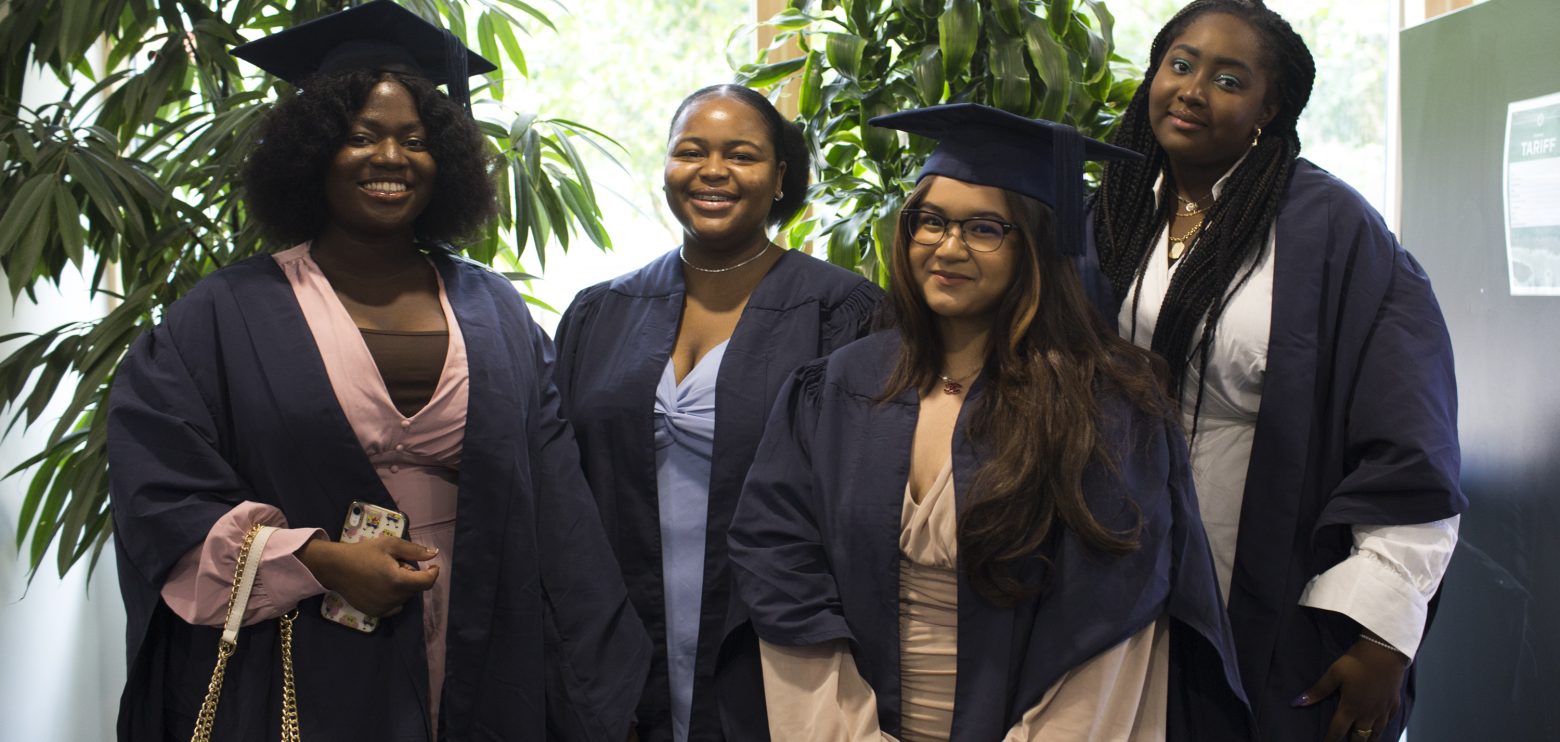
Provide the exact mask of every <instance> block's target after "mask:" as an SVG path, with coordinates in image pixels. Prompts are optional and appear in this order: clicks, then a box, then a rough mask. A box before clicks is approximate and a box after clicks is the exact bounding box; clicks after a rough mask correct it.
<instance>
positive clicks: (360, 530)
mask: <svg viewBox="0 0 1560 742" xmlns="http://www.w3.org/2000/svg"><path fill="white" fill-rule="evenodd" d="M405 532H406V516H404V515H402V514H400V513H398V512H396V511H394V510H390V509H389V508H382V507H380V506H378V505H374V504H371V503H367V502H363V501H362V500H354V501H352V506H351V507H349V508H347V518H346V520H345V521H344V522H343V523H342V524H341V539H340V541H341V543H343V544H355V543H357V542H359V541H368V540H370V539H375V538H378V537H379V536H381V535H385V536H394V537H396V538H400V537H401V536H402V535H403V534H404V533H405ZM320 615H321V616H324V617H325V619H326V620H328V621H335V622H336V623H339V624H341V625H342V626H345V627H347V628H349V629H357V630H358V631H361V632H363V633H365V634H367V633H371V632H373V630H374V629H376V628H379V619H377V618H374V617H373V616H370V615H367V614H365V613H363V612H362V611H360V610H358V609H356V608H353V607H352V604H351V603H348V602H347V601H346V599H344V598H342V597H341V595H339V594H337V593H336V591H334V590H332V591H329V592H327V593H325V600H324V602H323V603H321V604H320Z"/></svg>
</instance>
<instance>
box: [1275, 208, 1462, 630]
mask: <svg viewBox="0 0 1560 742" xmlns="http://www.w3.org/2000/svg"><path fill="white" fill-rule="evenodd" d="M1340 221H1343V220H1334V223H1335V224H1337V223H1338V222H1340ZM1343 223H1344V224H1346V225H1350V226H1335V227H1334V229H1349V230H1351V231H1352V232H1353V234H1352V235H1349V236H1338V237H1335V239H1349V240H1350V243H1349V244H1354V245H1357V246H1361V247H1360V249H1359V255H1360V256H1361V257H1359V258H1357V261H1358V262H1357V263H1356V267H1355V270H1356V271H1359V272H1361V273H1365V274H1376V275H1382V274H1385V275H1386V276H1387V278H1386V286H1385V291H1384V292H1383V293H1382V294H1381V297H1380V300H1379V304H1378V305H1377V306H1376V307H1375V309H1374V312H1373V314H1372V315H1371V316H1369V317H1364V318H1361V319H1362V320H1368V325H1366V326H1367V327H1368V330H1366V331H1365V335H1364V340H1363V342H1362V344H1361V346H1360V352H1359V355H1358V359H1357V360H1356V362H1355V367H1354V369H1353V377H1352V388H1350V389H1348V391H1347V397H1346V401H1345V407H1344V410H1345V411H1346V413H1345V415H1344V417H1343V420H1344V421H1345V423H1344V425H1343V426H1342V427H1343V431H1344V466H1345V470H1346V473H1344V475H1343V477H1342V479H1341V480H1340V481H1339V482H1338V484H1337V486H1335V487H1334V488H1333V491H1332V494H1331V496H1330V497H1329V498H1328V500H1327V503H1326V505H1325V506H1324V508H1323V510H1322V514H1321V517H1320V518H1319V519H1318V521H1317V526H1316V528H1317V530H1321V529H1323V528H1326V527H1328V526H1339V525H1347V526H1352V528H1351V532H1352V541H1353V546H1352V548H1351V552H1350V555H1349V556H1348V557H1347V558H1345V559H1344V560H1343V561H1342V562H1340V563H1339V564H1337V565H1335V566H1333V567H1332V568H1331V569H1329V570H1327V571H1326V572H1323V573H1322V574H1321V575H1318V576H1317V577H1316V578H1315V579H1314V580H1313V581H1312V582H1311V583H1310V584H1308V585H1307V587H1306V590H1305V592H1304V594H1303V595H1302V597H1301V604H1302V605H1306V606H1310V607H1314V608H1322V609H1326V610H1332V611H1336V612H1339V613H1343V614H1345V615H1348V616H1350V617H1351V618H1353V619H1355V620H1356V621H1358V622H1359V623H1361V624H1362V625H1363V626H1364V627H1365V628H1367V629H1369V630H1371V631H1373V632H1375V633H1376V634H1377V635H1379V636H1381V637H1382V638H1384V639H1386V640H1387V642H1388V643H1390V644H1392V645H1393V646H1394V647H1396V648H1397V649H1398V650H1399V651H1401V652H1403V653H1404V654H1405V655H1407V656H1409V657H1413V656H1414V654H1415V653H1416V651H1417V650H1418V647H1419V643H1420V640H1421V639H1422V638H1423V636H1424V630H1425V627H1426V617H1427V616H1428V614H1429V610H1430V608H1429V606H1430V601H1431V599H1432V598H1433V597H1434V595H1435V594H1436V592H1437V591H1438V590H1439V588H1440V582H1441V577H1442V576H1443V575H1444V574H1445V572H1446V568H1447V565H1448V562H1449V561H1450V558H1451V553H1452V548H1453V547H1454V546H1455V544H1456V541H1457V528H1458V518H1457V516H1455V515H1454V516H1452V517H1450V518H1447V517H1446V515H1447V512H1448V509H1447V508H1448V504H1450V506H1451V512H1460V511H1461V510H1463V509H1464V508H1465V507H1466V499H1465V498H1464V496H1463V494H1462V492H1461V488H1460V484H1459V482H1458V476H1459V471H1460V466H1461V454H1460V447H1459V443H1458V439H1457V386H1456V378H1455V368H1454V364H1453V359H1452V349H1451V340H1450V337H1449V335H1448V333H1447V330H1446V323H1445V319H1444V318H1443V317H1442V314H1441V310H1440V306H1439V305H1438V303H1437V302H1436V299H1435V295H1434V293H1433V292H1432V290H1431V287H1430V281H1429V277H1428V276H1426V274H1425V272H1424V270H1423V269H1422V268H1421V267H1420V266H1419V263H1418V262H1417V261H1415V260H1414V258H1413V256H1411V255H1410V254H1409V253H1408V252H1407V251H1406V250H1403V249H1401V248H1400V247H1398V246H1397V245H1396V243H1395V241H1394V240H1392V237H1391V235H1390V234H1388V233H1384V232H1383V230H1384V227H1383V226H1382V225H1380V224H1379V221H1378V220H1376V219H1367V218H1363V217H1361V218H1354V219H1349V220H1347V221H1344V222H1343ZM1350 298H1351V297H1348V296H1347V295H1346V296H1345V297H1343V300H1342V301H1341V302H1340V310H1339V311H1340V313H1341V314H1343V315H1345V316H1348V315H1350V314H1357V313H1358V310H1351V307H1350V303H1349V299H1350ZM1356 324H1364V322H1356ZM1339 382H1342V383H1347V382H1344V381H1343V380H1341V379H1340V380H1339Z"/></svg>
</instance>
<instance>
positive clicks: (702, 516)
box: [655, 340, 730, 742]
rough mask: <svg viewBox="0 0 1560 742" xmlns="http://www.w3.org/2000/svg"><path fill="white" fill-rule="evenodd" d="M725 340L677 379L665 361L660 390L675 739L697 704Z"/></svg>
mask: <svg viewBox="0 0 1560 742" xmlns="http://www.w3.org/2000/svg"><path fill="white" fill-rule="evenodd" d="M727 342H730V341H729V340H728V341H726V342H723V343H721V344H720V345H717V346H715V347H714V348H711V349H710V351H709V352H708V353H706V354H705V355H704V357H703V358H701V359H699V362H698V363H697V364H695V365H694V367H693V369H692V370H690V371H689V372H688V375H687V376H685V377H683V380H682V383H680V384H679V383H677V374H676V371H675V370H674V369H673V365H672V361H670V360H668V361H667V362H666V367H665V368H664V369H662V371H661V383H660V384H659V385H657V386H656V390H655V480H656V481H655V483H656V488H657V489H656V491H657V499H658V500H659V501H660V508H661V574H662V579H663V582H664V584H665V586H666V588H665V589H666V664H667V674H668V675H669V676H670V678H669V680H670V684H671V691H672V738H673V739H674V740H676V742H686V740H687V739H688V717H689V712H690V711H691V709H692V707H693V669H694V661H695V660H696V659H697V657H698V653H699V616H700V604H701V602H702V601H703V597H704V537H705V526H706V523H707V522H708V516H709V501H710V460H711V456H712V454H713V452H714V450H715V379H716V376H717V375H718V374H719V373H720V362H721V358H723V357H724V356H725V354H726V343H727Z"/></svg>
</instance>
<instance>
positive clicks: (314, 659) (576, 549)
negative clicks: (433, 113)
mask: <svg viewBox="0 0 1560 742" xmlns="http://www.w3.org/2000/svg"><path fill="white" fill-rule="evenodd" d="M431 257H432V258H433V260H434V263H435V265H436V266H437V268H438V270H439V272H440V274H441V275H442V276H443V279H444V282H445V287H446V290H447V294H448V296H449V302H450V305H451V307H452V308H453V310H454V313H455V316H456V318H457V320H458V321H459V323H460V328H461V332H462V333H463V334H464V335H465V338H466V345H467V348H468V351H467V352H468V361H469V370H470V384H471V386H470V409H469V411H468V413H467V418H466V430H465V443H464V449H463V453H462V457H461V472H460V489H459V494H458V500H457V517H458V520H457V523H456V534H455V543H456V545H457V549H456V552H455V562H454V565H453V568H452V569H451V571H450V575H449V577H450V579H453V580H454V582H453V583H452V585H451V590H450V604H449V617H448V627H449V628H448V635H447V639H446V641H447V652H448V656H447V671H446V676H445V684H444V691H443V698H442V704H441V709H440V715H439V726H440V733H439V738H440V739H443V740H513V739H549V740H552V739H567V740H613V741H614V742H616V741H617V740H621V739H623V737H624V736H626V734H627V727H628V724H629V720H630V718H631V716H632V713H633V708H634V704H635V702H636V701H637V700H638V697H639V691H640V688H641V686H642V682H643V678H644V675H645V672H646V670H647V667H648V663H649V653H650V645H649V640H648V638H647V637H646V636H645V634H644V630H643V627H642V625H641V624H640V622H639V620H638V618H637V617H636V616H635V614H634V610H633V608H632V606H631V605H630V604H629V603H628V601H627V596H626V593H625V590H624V587H623V584H622V581H621V579H620V577H619V576H618V574H617V572H616V570H615V566H616V565H615V564H613V562H612V560H611V557H610V553H609V551H608V545H607V543H606V540H605V538H604V535H603V532H602V530H601V524H600V521H599V519H598V517H597V515H596V513H595V508H594V507H593V504H592V503H591V499H590V495H589V494H588V491H587V488H586V484H585V482H584V479H583V477H581V476H580V473H579V469H578V461H577V453H576V449H575V446H574V441H573V436H572V434H571V432H570V429H569V427H568V425H567V423H565V422H564V421H563V419H562V418H561V417H560V416H559V414H558V410H559V399H558V394H557V390H556V388H555V387H553V385H552V383H551V380H550V376H551V367H552V349H551V347H550V344H549V343H548V341H547V339H546V336H545V335H544V334H543V333H542V332H541V331H540V330H539V329H538V328H537V327H536V325H535V324H534V323H533V322H532V321H531V318H530V315H529V313H528V312H527V311H526V309H525V305H524V303H523V302H522V301H521V299H520V297H519V295H518V294H517V293H516V292H515V291H514V288H513V287H512V286H511V285H510V284H509V282H508V281H506V280H504V279H503V278H501V277H499V276H497V275H496V274H493V273H491V272H488V271H487V270H485V269H482V268H480V267H478V266H475V265H474V264H470V263H468V262H467V261H464V260H462V259H459V258H456V257H454V256H452V255H449V254H448V253H446V252H443V251H436V252H435V253H434V254H433V255H432V256H431ZM108 452H109V462H110V494H111V496H112V502H113V515H114V524H115V528H116V532H115V539H114V546H115V552H116V556H117V559H118V564H119V576H120V585H121V590H122V592H123V594H124V599H125V606H126V609H127V610H126V613H127V615H128V624H129V626H128V631H127V649H128V653H129V665H130V674H129V679H128V683H127V685H126V688H125V692H124V696H123V698H122V699H121V705H120V717H119V737H120V739H121V740H137V741H140V740H164V739H173V738H179V739H183V738H184V737H185V736H186V735H188V734H189V732H190V729H191V728H193V723H194V716H195V712H196V710H197V708H198V706H199V704H200V701H201V698H202V696H203V695H204V693H205V689H206V684H207V680H208V679H209V677H210V673H211V668H212V666H213V663H214V660H215V654H216V648H217V636H218V633H219V630H218V629H215V628H207V627H195V626H190V625H188V624H186V623H184V622H183V621H182V620H180V619H178V618H177V617H176V616H174V615H173V613H172V612H171V611H170V610H169V609H168V608H167V606H166V605H164V604H163V603H162V600H161V598H160V595H159V591H160V589H161V587H162V584H163V582H164V579H165V577H166V575H167V573H168V571H169V570H170V569H171V568H172V567H173V565H174V563H175V562H177V561H178V559H179V558H180V557H182V556H183V555H184V554H185V553H186V552H188V551H189V550H190V549H191V548H194V547H195V546H196V545H197V544H199V543H200V542H201V541H202V540H203V539H204V538H205V536H206V533H207V531H208V530H209V529H210V527H211V526H212V524H213V523H215V522H216V520H217V519H218V518H220V517H221V516H222V515H223V514H224V513H226V512H227V511H228V510H229V509H230V508H232V507H233V506H234V505H235V504H237V503H239V502H241V501H244V500H252V501H256V502H262V503H266V504H269V505H273V506H275V507H277V508H280V509H281V510H282V512H283V513H284V514H285V515H286V517H287V519H288V523H289V525H291V526H293V527H318V528H323V529H325V531H326V533H328V534H330V536H331V537H332V538H335V537H336V536H337V535H339V531H340V527H341V522H342V518H343V516H344V514H345V513H346V510H347V507H348V504H349V503H350V502H351V501H352V500H354V499H361V500H366V501H370V502H375V503H378V504H380V505H384V506H386V507H392V508H393V507H394V502H393V501H392V500H391V498H390V496H389V493H388V492H386V490H385V488H384V486H383V485H382V484H381V483H380V481H379V478H378V476H377V475H376V474H375V472H374V469H373V466H372V464H371V463H370V462H369V459H368V457H367V456H366V455H365V454H364V453H363V450H362V449H361V447H360V446H359V444H358V441H357V439H356V437H355V436H354V435H353V433H352V429H351V427H350V425H349V423H348V422H347V418H346V415H345V414H344V413H343V412H342V410H341V408H340V406H339V405H338V403H337V402H336V397H335V394H334V392H333V391H332V389H331V386H330V381H329V378H328V377H327V376H326V373H325V367H324V364H323V361H322V360H321V358H320V355H319V351H318V349H317V348H316V346H315V343H314V339H313V335H312V334H311V332H310V330H309V327H308V325H307V323H306V322H305V320H304V317H303V314H302V312H301V310H300V309H299V306H298V303H297V300H296V299H295V298H294V296H293V290H292V287H291V286H290V285H289V284H288V282H287V279H286V277H285V276H284V274H283V273H282V271H281V270H280V269H279V268H278V267H277V265H276V263H275V261H273V260H272V259H271V258H270V256H259V257H256V258H253V259H250V260H245V261H243V262H241V263H237V264H235V265H233V266H231V267H228V268H226V269H223V270H221V271H218V272H217V273H215V274H213V275H211V276H209V277H207V278H206V279H204V280H203V281H201V282H200V283H199V284H197V285H196V287H195V288H194V289H192V290H191V291H190V293H189V294H188V295H187V296H185V297H184V298H183V299H181V300H180V301H178V302H177V303H175V304H174V305H173V306H172V307H171V308H170V309H169V310H168V313H167V316H166V317H165V319H164V321H163V323H162V324H161V325H159V326H158V327H156V328H155V329H154V330H152V331H151V332H149V333H147V334H146V335H144V336H142V337H141V338H140V339H139V340H137V342H136V343H135V345H134V346H133V347H132V349H131V351H130V352H129V354H128V355H127V356H126V358H125V360H124V362H123V363H122V364H121V366H120V369H119V372H118V375H117V378H116V380H115V384H114V389H113V393H112V397H111V400H110V406H109V439H108ZM319 603H320V598H318V597H316V598H312V599H309V600H306V601H304V602H303V603H302V604H300V606H299V618H298V620H297V622H296V626H295V630H294V635H295V639H294V647H293V655H294V660H295V663H296V676H297V693H298V702H299V709H300V723H301V728H302V730H303V733H304V735H305V736H306V738H319V739H342V740H344V739H377V740H427V739H428V738H429V730H428V712H427V708H426V703H425V700H424V699H425V698H426V696H427V692H428V689H427V669H426V657H425V653H424V641H423V636H422V617H421V612H422V610H421V600H420V599H413V600H411V601H409V602H408V603H407V604H406V605H405V609H404V610H403V612H402V613H400V614H398V615H396V616H392V617H389V618H386V619H383V620H381V622H380V628H379V630H378V631H376V632H375V633H373V634H361V633H358V632H356V631H353V630H350V629H346V628H344V627H341V626H338V625H336V624H334V623H330V622H328V621H325V620H324V619H322V618H321V617H320V614H319ZM276 625H277V622H276V621H265V622H262V623H259V624H256V625H254V626H250V627H246V628H245V629H244V631H243V633H242V634H241V635H240V639H239V649H238V652H237V653H236V654H235V655H234V656H233V658H232V660H231V661H230V663H229V665H228V669H227V678H226V684H225V686H224V688H223V691H222V700H221V705H220V706H219V707H218V710H217V714H216V730H215V733H214V735H213V736H214V738H216V739H223V740H249V741H255V742H258V741H260V740H268V739H275V738H276V736H277V733H278V719H279V708H280V707H279V703H280V698H279V695H280V694H279V690H280V672H279V668H280V664H279V656H278V654H277V636H276V635H277V632H276Z"/></svg>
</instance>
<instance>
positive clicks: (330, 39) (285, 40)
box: [233, 0, 498, 109]
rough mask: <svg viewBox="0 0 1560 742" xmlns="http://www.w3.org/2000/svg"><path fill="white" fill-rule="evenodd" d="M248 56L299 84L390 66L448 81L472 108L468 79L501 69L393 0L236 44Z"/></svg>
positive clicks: (241, 55)
mask: <svg viewBox="0 0 1560 742" xmlns="http://www.w3.org/2000/svg"><path fill="white" fill-rule="evenodd" d="M233 56H235V57H238V58H239V59H243V60H246V61H248V62H250V63H251V64H254V65H255V66H256V67H259V68H260V69H263V70H265V71H266V72H269V73H271V74H273V75H276V76H277V77H280V78H282V79H283V80H286V81H287V82H290V83H292V84H294V85H297V84H299V83H301V82H302V81H303V80H304V79H305V78H307V77H308V76H309V75H312V74H314V73H316V72H340V71H343V70H355V69H366V70H384V71H387V72H398V73H402V74H410V75H416V76H418V77H422V78H426V79H427V80H429V81H431V82H433V84H435V85H448V86H449V93H450V97H451V98H453V99H455V100H456V101H457V102H459V103H461V104H462V105H464V106H466V107H467V108H468V109H469V108H470V105H471V103H470V99H471V94H470V89H469V88H468V87H467V82H466V78H468V77H470V76H472V75H481V74H484V73H488V72H492V71H493V70H496V69H498V67H497V66H495V65H494V64H493V63H492V62H489V61H488V60H486V59H484V58H482V56H481V55H479V54H477V53H476V52H473V51H471V50H470V49H467V48H466V45H465V44H463V43H461V41H460V39H458V38H456V37H455V35H454V34H452V33H450V32H449V31H446V30H444V29H442V28H439V27H438V26H435V25H433V24H432V23H429V22H428V21H425V20H423V19H422V17H420V16H418V15H417V14H416V13H413V12H412V11H410V10H407V9H405V8H403V7H401V6H399V5H396V4H395V3H394V2H391V0H374V2H371V3H366V4H363V5H359V6H357V7H355V8H348V9H346V10H343V11H341V12H339V13H332V14H330V15H327V16H322V17H320V18H316V19H314V20H312V21H309V22H308V23H303V24H300V25H297V26H293V27H292V28H289V29H287V30H285V31H278V32H277V33H274V34H271V35H270V36H267V37H265V38H263V39H256V40H255V41H251V42H249V43H247V44H244V45H242V46H237V47H234V48H233Z"/></svg>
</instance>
